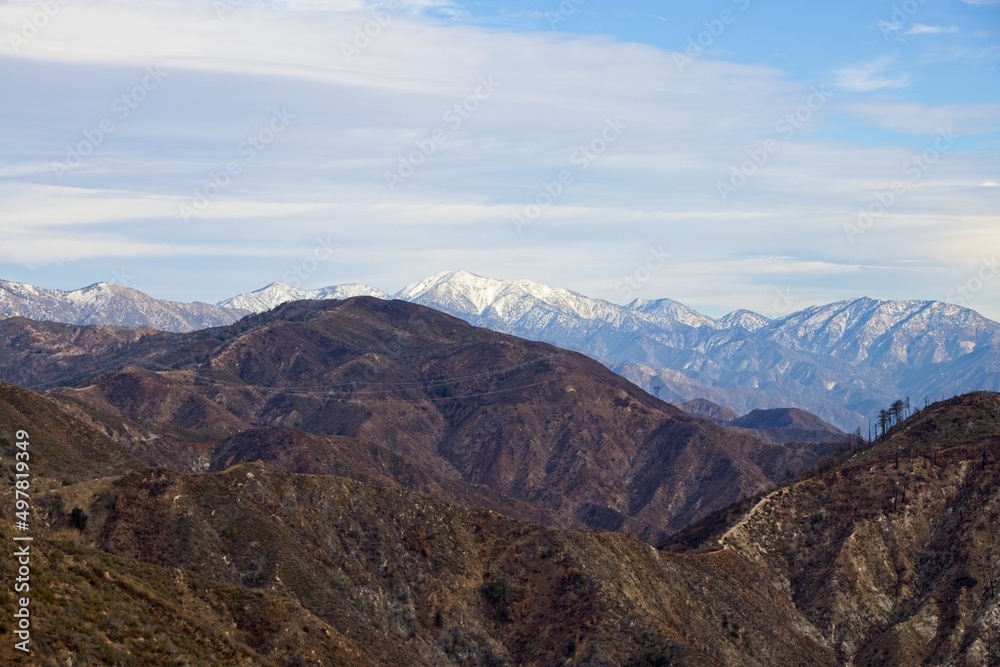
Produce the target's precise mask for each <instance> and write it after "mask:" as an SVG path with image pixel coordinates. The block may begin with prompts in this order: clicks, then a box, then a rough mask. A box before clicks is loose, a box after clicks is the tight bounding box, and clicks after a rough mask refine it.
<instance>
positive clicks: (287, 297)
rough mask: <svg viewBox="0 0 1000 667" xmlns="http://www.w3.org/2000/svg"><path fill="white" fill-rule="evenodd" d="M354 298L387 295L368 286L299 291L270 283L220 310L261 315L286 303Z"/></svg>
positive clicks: (234, 300)
mask: <svg viewBox="0 0 1000 667" xmlns="http://www.w3.org/2000/svg"><path fill="white" fill-rule="evenodd" d="M355 296H374V297H377V298H379V299H386V298H388V297H389V295H388V294H386V293H385V292H383V291H382V290H380V289H378V288H376V287H369V286H368V285H359V284H353V283H352V284H349V285H335V286H333V287H323V288H321V289H315V290H305V289H299V288H298V287H294V286H292V285H289V284H287V283H282V282H276V283H271V284H270V285H268V286H267V287H262V288H260V289H259V290H256V291H254V292H249V293H247V294H240V295H239V296H234V297H232V298H231V299H226V300H225V301H220V302H219V303H218V304H217V305H218V306H219V307H220V308H228V309H236V310H241V311H245V312H250V313H263V312H264V311H267V310H271V309H272V308H274V307H276V306H280V305H281V304H283V303H287V302H288V301H301V300H303V299H349V298H351V297H355Z"/></svg>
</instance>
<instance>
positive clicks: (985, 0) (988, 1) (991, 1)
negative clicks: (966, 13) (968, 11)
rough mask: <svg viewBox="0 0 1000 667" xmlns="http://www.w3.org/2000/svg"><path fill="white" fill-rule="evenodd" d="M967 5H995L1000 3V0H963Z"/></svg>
mask: <svg viewBox="0 0 1000 667" xmlns="http://www.w3.org/2000/svg"><path fill="white" fill-rule="evenodd" d="M962 2H964V3H965V4H967V5H976V6H979V7H991V6H993V5H1000V0H962Z"/></svg>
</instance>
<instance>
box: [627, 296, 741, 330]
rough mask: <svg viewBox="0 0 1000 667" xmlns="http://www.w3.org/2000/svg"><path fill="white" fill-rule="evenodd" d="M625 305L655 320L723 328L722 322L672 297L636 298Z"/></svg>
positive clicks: (691, 325) (690, 325)
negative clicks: (651, 299) (650, 299)
mask: <svg viewBox="0 0 1000 667" xmlns="http://www.w3.org/2000/svg"><path fill="white" fill-rule="evenodd" d="M625 307H626V308H628V309H629V310H634V311H636V312H640V313H647V314H648V315H651V316H653V317H654V318H655V319H656V320H657V321H662V322H668V323H672V322H680V323H681V324H686V325H687V326H689V327H708V328H709V329H723V328H725V325H724V324H720V323H719V322H716V321H715V320H713V319H712V318H711V317H709V316H708V315H702V314H701V313H699V312H698V311H697V310H694V309H693V308H688V307H687V306H685V305H684V304H683V303H678V302H677V301H674V300H673V299H656V300H655V301H646V300H644V299H636V300H635V301H633V302H632V303H630V304H628V305H627V306H625Z"/></svg>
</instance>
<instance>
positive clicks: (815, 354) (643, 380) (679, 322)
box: [0, 271, 1000, 431]
mask: <svg viewBox="0 0 1000 667" xmlns="http://www.w3.org/2000/svg"><path fill="white" fill-rule="evenodd" d="M359 295H367V296H373V297H377V298H381V299H390V298H391V299H398V300H403V301H409V302H414V303H419V304H422V305H426V306H429V307H431V308H435V309H437V310H441V311H443V312H446V313H449V314H451V315H454V316H456V317H459V318H461V319H463V320H465V321H467V322H469V323H471V324H473V325H476V326H480V327H485V328H489V329H492V330H494V331H499V332H502V333H509V334H513V335H516V336H520V337H523V338H527V339H530V340H537V341H544V342H548V343H552V344H554V345H558V346H560V347H565V348H568V349H572V350H575V351H579V352H582V353H584V354H586V355H588V356H590V357H591V358H593V359H596V360H598V361H600V362H601V363H603V364H605V365H606V366H608V367H609V368H611V369H612V370H614V371H615V372H617V373H619V374H620V375H622V376H624V377H626V378H627V379H629V380H631V381H633V382H635V383H636V384H638V385H639V386H641V387H643V388H644V389H646V390H647V391H649V392H651V393H653V394H654V395H656V396H659V397H660V398H662V399H664V400H667V401H671V402H674V403H682V402H685V401H689V400H692V399H698V398H705V399H708V400H710V401H712V402H714V403H717V404H719V405H721V406H723V407H726V408H728V409H731V410H734V411H736V412H737V413H739V414H745V413H748V412H750V411H752V410H755V409H769V408H778V407H797V408H801V409H804V410H808V411H809V412H812V413H815V414H816V415H818V416H820V417H821V418H823V419H824V420H826V421H827V422H830V423H832V424H834V425H836V426H837V427H839V428H840V429H843V430H847V431H853V430H854V429H855V428H856V427H859V426H860V427H862V429H863V430H864V431H867V428H868V425H869V423H870V420H871V419H872V418H873V416H874V415H875V413H877V412H878V410H879V409H880V408H882V407H885V406H886V405H888V404H889V403H891V402H892V401H893V400H896V399H897V398H903V397H907V396H908V397H910V398H911V400H912V401H913V402H914V403H925V402H927V401H928V400H930V399H933V398H937V397H940V396H944V395H949V396H950V395H955V394H958V393H962V392H965V391H971V390H976V389H984V390H998V389H1000V345H998V343H1000V324H998V323H996V322H993V321H992V320H989V319H987V318H985V317H983V316H981V315H979V314H978V313H976V312H975V311H973V310H970V309H967V308H963V307H960V306H957V305H952V304H946V303H942V302H937V301H880V300H876V299H870V298H859V299H854V300H850V301H841V302H837V303H832V304H828V305H823V306H814V307H810V308H806V309H805V310H802V311H798V312H795V313H791V314H789V315H787V316H784V317H781V318H778V319H773V320H772V319H769V318H766V317H764V316H762V315H759V314H757V313H753V312H750V311H746V310H739V311H735V312H733V313H730V314H729V315H727V316H725V317H722V318H719V319H713V318H711V317H708V316H706V315H703V314H701V313H698V312H697V311H695V310H693V309H691V308H688V307H687V306H684V305H683V304H681V303H678V302H676V301H672V300H670V299H658V300H635V301H633V302H631V303H629V304H627V305H624V306H622V305H618V304H614V303H611V302H609V301H604V300H601V299H593V298H589V297H586V296H584V295H581V294H578V293H576V292H573V291H570V290H566V289H561V288H555V287H549V286H546V285H542V284H540V283H535V282H531V281H526V280H494V279H490V278H483V277H480V276H476V275H473V274H470V273H468V272H464V271H452V272H447V273H442V274H439V275H436V276H432V277H430V278H427V279H426V280H423V281H420V282H418V283H415V284H413V285H410V286H408V287H405V288H404V289H402V290H401V291H399V292H398V293H396V294H394V295H388V294H387V293H385V292H383V291H382V290H379V289H377V288H374V287H368V286H365V285H356V284H354V285H343V286H335V287H327V288H323V289H320V290H311V291H309V290H301V289H298V288H296V287H293V286H290V285H286V284H283V283H273V284H271V285H269V286H267V287H265V288H262V289H260V290H257V291H255V292H251V293H248V294H243V295H239V296H236V297H232V298H230V299H227V300H225V301H222V302H220V303H219V304H217V305H215V306H211V305H208V304H199V303H195V304H178V303H174V302H164V301H156V300H154V299H151V298H150V297H148V296H146V295H145V294H143V293H141V292H138V291H137V290H133V289H130V288H124V287H119V286H115V285H110V284H107V283H100V284H97V285H93V286H91V287H88V288H85V289H83V290H77V291H75V292H58V291H55V290H40V289H38V288H34V287H32V286H29V285H22V284H19V283H2V282H0V309H2V312H3V313H4V314H5V315H7V316H16V315H20V316H24V317H29V318H31V319H36V320H51V321H58V322H66V323H73V324H104V325H112V326H146V327H151V328H157V329H162V330H166V331H177V332H183V331H192V330H196V329H201V328H206V327H213V326H220V325H224V324H230V323H232V322H235V321H236V320H238V319H239V318H241V317H243V316H245V315H247V314H250V313H257V312H263V311H265V310H268V309H270V308H273V307H275V306H277V305H279V304H281V303H286V302H288V301H294V300H299V299H340V298H347V297H351V296H359Z"/></svg>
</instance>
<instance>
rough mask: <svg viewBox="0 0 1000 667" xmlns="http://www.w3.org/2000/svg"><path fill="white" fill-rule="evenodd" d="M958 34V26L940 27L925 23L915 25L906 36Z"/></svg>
mask: <svg viewBox="0 0 1000 667" xmlns="http://www.w3.org/2000/svg"><path fill="white" fill-rule="evenodd" d="M956 32H958V26H947V27H945V26H940V25H924V24H923V23H914V24H913V25H912V26H911V27H910V29H909V30H907V31H906V32H905V33H904V34H906V35H940V34H945V33H956Z"/></svg>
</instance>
